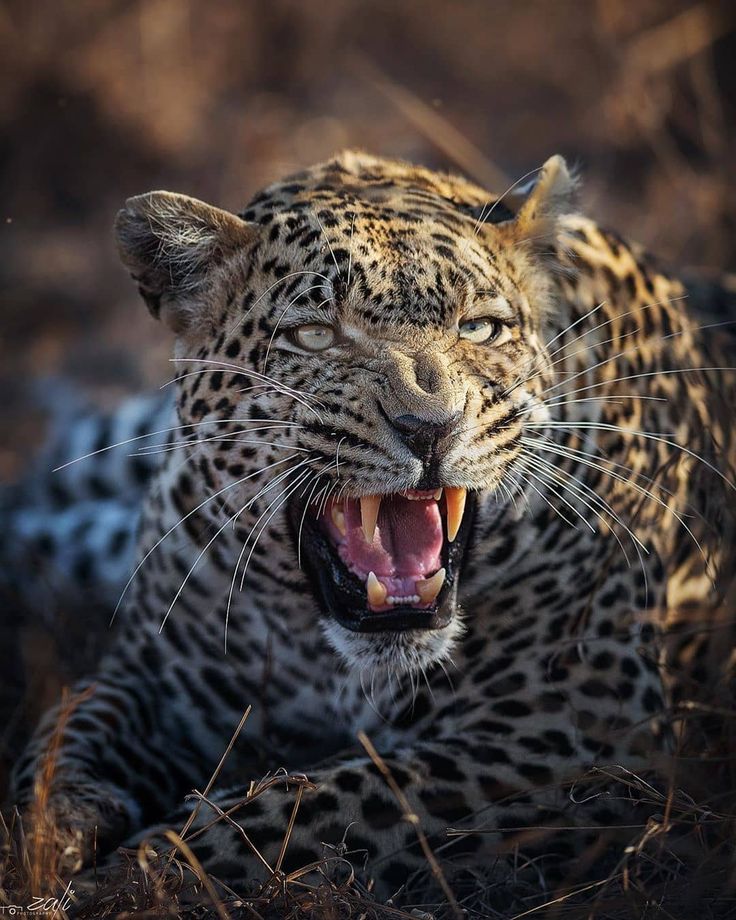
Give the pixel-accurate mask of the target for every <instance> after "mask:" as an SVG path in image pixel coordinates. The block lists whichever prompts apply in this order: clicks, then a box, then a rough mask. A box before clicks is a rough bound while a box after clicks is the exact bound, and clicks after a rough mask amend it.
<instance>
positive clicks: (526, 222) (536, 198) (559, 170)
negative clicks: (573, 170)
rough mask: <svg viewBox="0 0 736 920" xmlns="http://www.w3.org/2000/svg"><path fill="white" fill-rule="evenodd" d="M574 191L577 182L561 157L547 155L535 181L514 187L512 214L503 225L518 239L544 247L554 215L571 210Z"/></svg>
mask: <svg viewBox="0 0 736 920" xmlns="http://www.w3.org/2000/svg"><path fill="white" fill-rule="evenodd" d="M576 191H577V182H576V180H575V178H574V177H573V176H572V175H571V174H570V170H569V169H568V167H567V163H566V162H565V160H564V158H563V157H561V156H559V155H557V156H553V157H550V158H549V159H548V160H547V161H546V163H545V164H544V166H542V168H541V169H540V171H539V173H538V174H537V178H536V180H535V181H533V182H532V183H530V184H528V185H527V186H526V187H523V188H520V189H518V190H515V194H514V196H513V197H514V198H515V199H517V201H516V202H515V203H514V205H513V210H514V212H515V216H514V219H513V220H511V221H509V222H508V224H506V225H505V226H507V227H508V228H509V231H510V232H511V233H512V234H513V236H514V238H515V239H517V240H518V242H520V243H521V242H527V243H529V245H531V246H532V247H533V248H546V247H548V246H549V245H550V244H551V243H553V242H554V240H555V237H556V235H557V221H558V218H559V217H560V216H561V215H563V214H569V213H571V212H572V211H574V210H575V199H576ZM518 199H521V201H518Z"/></svg>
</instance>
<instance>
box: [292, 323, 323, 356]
mask: <svg viewBox="0 0 736 920" xmlns="http://www.w3.org/2000/svg"><path fill="white" fill-rule="evenodd" d="M287 338H289V339H290V340H291V342H292V344H293V345H296V346H297V347H298V348H303V349H304V350H305V351H324V350H325V349H326V348H329V347H330V345H332V344H333V342H334V341H335V330H334V329H333V328H332V326H326V325H323V324H322V323H307V324H306V325H304V326H295V327H294V328H293V329H289V331H288V332H287Z"/></svg>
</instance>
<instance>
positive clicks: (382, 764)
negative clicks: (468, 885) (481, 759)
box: [358, 731, 464, 918]
mask: <svg viewBox="0 0 736 920" xmlns="http://www.w3.org/2000/svg"><path fill="white" fill-rule="evenodd" d="M358 740H359V741H360V743H361V744H362V745H363V747H364V748H365V749H366V752H367V754H368V756H369V757H370V759H371V760H372V761H373V763H374V764H375V765H376V767H378V769H379V771H380V773H381V775H382V776H383V778H384V779H385V780H386V784H387V786H388V787H389V789H390V790H391V792H393V794H394V796H395V797H396V801H397V802H398V803H399V806H400V808H401V810H402V812H403V813H404V819H405V820H406V821H407V822H408V823H409V824H411V826H412V827H413V828H414V830H415V832H416V835H417V840H418V841H419V845H420V846H421V848H422V852H423V853H424V855H425V857H426V859H427V862H428V863H429V867H430V869H431V870H432V875H433V876H434V877H435V879H436V880H437V883H438V884H439V886H440V888H441V889H442V891H443V893H444V895H445V897H446V898H447V902H448V904H449V905H450V907H451V909H452V912H453V914H454V915H455V916H456V917H457V918H462V917H464V913H463V911H462V910H461V908H460V905H459V904H458V903H457V899H456V898H455V895H454V894H453V893H452V889H451V888H450V886H449V885H448V884H447V879H446V878H445V873H444V872H443V871H442V867H441V866H440V864H439V862H438V861H437V857H436V856H435V855H434V852H433V851H432V848H431V847H430V845H429V841H428V840H427V836H426V834H425V833H424V831H423V830H422V827H421V824H420V823H419V815H417V814H416V812H415V811H414V809H413V808H412V807H411V803H410V802H409V800H408V799H407V797H406V796H405V795H404V793H403V792H402V790H401V789H400V788H399V785H398V783H397V782H396V780H395V779H394V778H393V775H392V774H391V770H389V768H388V764H387V763H386V761H385V760H384V759H383V758H382V757H381V755H380V754H379V753H378V751H377V750H376V749H375V747H374V746H373V744H372V743H371V740H370V738H369V737H368V735H366V733H365V732H363V731H360V732H358Z"/></svg>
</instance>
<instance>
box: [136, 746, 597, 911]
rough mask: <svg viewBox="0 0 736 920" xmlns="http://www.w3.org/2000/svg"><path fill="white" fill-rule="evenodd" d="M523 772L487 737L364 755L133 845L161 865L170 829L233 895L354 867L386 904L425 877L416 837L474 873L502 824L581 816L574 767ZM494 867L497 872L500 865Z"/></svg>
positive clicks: (215, 802) (515, 757)
mask: <svg viewBox="0 0 736 920" xmlns="http://www.w3.org/2000/svg"><path fill="white" fill-rule="evenodd" d="M366 746H367V747H368V748H369V749H371V748H372V745H370V743H368V744H367V745H366ZM525 764H528V751H524V750H523V749H521V748H518V749H515V746H514V745H511V746H509V745H507V744H504V743H503V742H502V741H499V738H498V737H497V736H493V735H490V734H486V733H474V734H468V735H467V736H465V737H462V738H460V737H452V738H440V739H436V740H432V741H429V740H427V741H419V742H417V743H416V744H414V745H412V746H410V747H402V748H397V749H395V750H393V751H392V752H386V754H385V755H380V754H377V753H376V752H375V750H370V755H369V754H368V753H366V754H362V755H359V754H357V753H356V755H355V756H352V757H349V758H347V757H346V758H345V759H341V760H339V761H336V762H335V763H334V764H332V765H330V766H326V767H323V768H321V769H317V770H314V771H310V772H309V773H308V774H307V776H306V777H299V776H298V775H296V776H294V775H293V776H291V777H287V776H286V775H284V776H282V777H278V776H276V777H272V778H270V779H268V780H266V781H264V782H262V783H261V784H256V785H252V786H251V787H250V788H249V789H245V788H243V789H238V790H228V791H226V792H221V793H217V794H214V795H211V796H208V797H205V798H203V797H201V796H198V795H195V796H192V797H191V799H190V800H189V802H188V804H187V806H186V807H184V808H182V809H180V810H178V811H177V812H176V813H174V814H172V815H170V816H169V817H168V819H167V822H166V823H165V824H163V825H160V826H157V827H152V828H149V829H148V830H147V831H146V832H145V833H142V834H139V835H136V837H135V838H134V839H131V840H130V841H128V845H129V846H131V847H137V846H139V845H140V844H141V843H142V842H143V841H147V842H148V843H150V844H151V845H152V846H153V849H154V850H155V851H156V852H157V853H158V854H160V855H161V854H163V855H168V854H170V853H171V852H172V849H171V848H172V842H171V837H170V836H169V837H167V838H166V839H165V840H164V839H163V836H164V834H165V832H166V830H168V829H173V830H174V831H175V832H176V833H180V832H181V831H182V830H183V829H186V831H185V833H184V839H185V842H186V844H187V846H188V847H190V848H191V850H192V851H193V853H194V854H195V856H196V857H197V859H198V860H199V862H201V864H202V865H203V867H204V869H205V870H206V871H207V873H208V874H209V875H210V876H211V877H212V879H213V880H217V881H219V882H222V883H224V884H226V885H228V886H229V887H230V888H231V889H232V890H234V891H236V892H237V893H238V894H249V893H253V892H254V891H256V890H259V889H260V888H261V886H262V885H263V884H264V883H266V884H267V883H269V882H271V883H278V884H280V883H281V882H282V881H283V879H284V877H286V878H288V877H289V876H291V878H292V879H293V878H302V879H306V878H307V876H309V875H310V867H311V870H312V871H314V867H315V866H320V867H321V869H322V871H323V872H328V873H329V872H330V870H331V868H334V869H335V870H336V872H339V871H340V868H341V867H342V869H344V868H345V867H346V865H347V863H348V862H349V863H350V864H351V865H352V866H353V868H354V869H355V870H356V871H357V872H358V874H359V875H360V876H362V877H363V878H364V879H372V880H373V881H374V883H375V887H374V890H375V892H376V893H377V894H378V895H379V897H383V898H385V897H388V896H391V895H392V894H394V893H395V892H396V891H397V890H398V889H399V888H400V887H401V886H402V885H404V884H405V883H406V882H407V881H408V880H409V878H410V876H411V875H412V874H413V873H414V872H416V871H430V865H429V863H428V861H427V852H426V846H423V845H422V842H421V840H420V837H424V841H425V843H426V844H427V845H428V846H429V847H430V848H431V849H432V851H433V854H436V855H437V859H438V863H439V864H440V865H442V864H443V863H444V862H445V859H447V858H448V857H449V860H448V862H447V863H446V865H452V864H455V865H457V864H458V861H462V860H463V858H465V859H467V858H470V861H471V863H472V865H473V866H475V868H478V867H482V866H483V865H491V864H493V863H494V860H498V857H499V853H502V852H503V847H502V846H501V847H499V844H500V842H501V836H502V834H503V833H505V831H504V830H503V826H504V825H506V826H508V825H509V824H511V825H515V826H517V827H518V826H520V825H524V824H530V823H534V822H533V821H532V820H531V819H532V818H533V817H534V815H537V816H538V815H539V809H540V808H544V809H547V810H548V811H547V812H546V813H547V814H548V815H549V814H550V811H549V809H552V810H555V811H559V813H562V812H565V814H566V818H565V822H564V823H570V822H571V821H572V820H574V817H572V816H571V814H570V813H571V812H575V811H577V810H579V809H578V808H577V806H575V805H574V804H573V803H572V802H571V800H570V798H569V797H568V795H567V792H566V791H564V790H563V782H562V781H563V780H564V779H569V778H570V774H569V761H565V760H563V758H561V757H557V756H553V757H550V758H548V760H547V766H546V769H545V770H543V771H542V770H541V769H540V771H539V773H538V775H537V776H536V778H535V779H531V780H530V776H531V774H530V773H529V772H528V771H526V775H525V771H524V769H523V768H524V765H525ZM519 767H521V770H520V769H519ZM501 803H502V804H501ZM193 812H196V815H195V816H194V820H192V817H193V815H192V813H193ZM467 819H471V822H470V824H471V825H479V824H480V825H482V827H483V830H482V832H481V833H472V834H469V835H467V836H463V835H462V834H460V835H458V836H456V837H449V836H448V833H447V832H448V828H450V827H453V826H458V825H461V826H462V824H463V822H464V821H467ZM589 819H590V816H589V815H588V816H587V818H586V820H588V821H589ZM466 826H470V825H466ZM494 831H496V833H494ZM178 856H179V858H180V859H181V860H182V861H183V862H186V861H187V857H186V856H185V855H183V854H182V853H180V854H178ZM164 861H165V860H164ZM499 865H500V870H499V871H503V858H502V859H501V863H500V864H499Z"/></svg>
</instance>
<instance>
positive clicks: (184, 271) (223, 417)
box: [116, 152, 573, 666]
mask: <svg viewBox="0 0 736 920" xmlns="http://www.w3.org/2000/svg"><path fill="white" fill-rule="evenodd" d="M572 191H573V181H572V180H571V178H570V175H569V173H568V171H567V169H566V167H565V164H564V161H563V160H562V159H561V158H560V157H554V158H552V159H550V160H549V161H548V162H547V163H546V164H545V165H544V167H543V168H542V169H541V171H540V172H539V173H538V176H537V179H536V182H535V183H534V184H533V187H532V188H531V189H526V190H524V191H523V192H519V190H518V189H515V190H513V191H512V192H511V193H509V194H507V195H506V196H504V197H502V198H500V199H499V198H498V196H495V195H490V194H489V193H488V192H486V191H484V190H483V189H481V188H478V187H477V186H475V185H473V184H471V183H469V182H467V181H465V180H464V179H461V178H458V177H455V176H449V175H444V174H438V173H434V172H431V171H429V170H425V169H422V168H418V167H415V166H411V165H408V164H405V163H401V162H396V161H391V160H384V159H379V158H375V157H370V156H366V155H363V154H357V153H352V152H348V153H345V154H342V155H341V156H339V157H337V158H336V159H334V160H331V161H329V162H328V163H326V164H323V165H320V166H317V167H314V168H312V169H309V170H307V171H305V172H303V173H300V174H298V175H296V176H293V177H291V178H289V179H288V180H286V181H284V182H280V183H278V184H275V185H273V186H271V187H269V188H267V189H266V190H265V191H263V192H261V193H260V194H258V195H257V196H256V197H255V198H254V199H253V200H252V202H251V203H250V205H249V206H248V208H247V209H246V210H245V211H244V212H243V213H242V214H240V215H239V216H236V215H235V214H232V213H229V212H226V211H222V210H219V209H217V208H214V207H211V206H209V205H207V204H204V203H202V202H199V201H195V200H194V199H191V198H187V197H185V196H182V195H174V194H171V193H168V192H152V193H150V194H148V195H142V196H140V197H138V198H133V199H131V200H130V201H128V202H127V206H126V208H125V209H124V210H122V211H121V212H120V214H119V216H118V221H117V228H116V229H117V237H118V242H119V246H120V251H121V254H122V258H123V261H124V262H125V264H126V265H127V266H128V267H129V269H130V270H131V272H132V274H133V276H134V277H135V278H136V280H137V281H138V283H139V286H140V290H141V293H142V295H143V297H144V299H145V300H146V302H147V303H148V305H149V307H150V309H151V311H152V312H153V313H154V314H155V315H156V316H160V317H162V318H165V319H166V321H167V322H168V323H169V324H170V326H171V327H172V328H173V329H174V330H175V331H176V333H177V335H178V339H177V350H176V359H175V360H176V361H177V362H178V365H177V366H178V376H179V381H178V388H179V398H178V409H179V414H180V419H181V424H182V425H188V426H191V427H190V428H189V429H186V433H187V435H188V436H189V437H191V438H192V440H193V441H194V442H195V443H196V444H197V447H198V453H199V456H200V460H199V461H198V462H199V468H200V470H201V471H202V474H203V476H204V477H205V478H206V480H207V486H208V488H209V489H210V491H211V492H212V493H213V494H214V493H215V492H217V493H219V494H220V496H221V500H222V502H223V505H222V507H223V508H224V509H225V510H224V511H223V512H222V514H223V515H225V517H223V521H227V515H228V514H231V513H235V514H236V520H237V523H238V525H239V526H241V527H242V528H243V530H244V532H245V533H247V534H250V539H251V541H254V540H255V538H256V537H257V535H258V533H259V529H260V528H264V529H267V530H268V532H269V534H271V535H272V536H273V537H274V539H276V540H281V541H282V545H283V541H288V542H289V543H290V547H291V552H290V556H289V562H290V564H291V565H293V566H297V565H299V566H300V567H301V568H302V569H303V570H304V571H305V572H306V573H307V576H308V581H309V585H310V588H311V591H312V593H313V595H314V598H315V601H316V610H315V619H317V618H318V619H319V620H320V622H321V624H322V627H323V629H324V630H325V632H326V634H327V636H328V638H329V640H330V642H331V643H332V645H333V646H334V647H335V648H336V649H337V650H338V651H339V652H340V653H342V654H343V655H344V656H345V657H346V658H348V659H349V660H350V661H352V662H354V663H357V664H359V665H361V666H363V665H365V664H367V663H374V664H375V663H384V664H398V665H404V666H411V665H418V666H424V665H426V664H428V663H431V662H432V661H435V660H438V659H440V658H442V657H443V656H445V655H446V654H447V653H448V652H449V650H450V649H451V647H452V644H453V641H454V639H455V638H456V637H457V636H458V634H459V632H460V630H461V628H462V627H461V622H460V617H459V615H458V593H459V591H461V590H462V573H463V566H464V562H465V561H466V559H467V558H468V556H469V555H470V554H471V553H472V550H473V545H474V526H473V522H474V517H476V516H477V515H478V513H479V512H480V513H482V515H483V516H484V517H485V518H487V517H488V516H489V515H493V514H494V513H495V512H494V509H496V510H497V509H498V508H501V507H503V506H504V505H505V503H506V502H507V501H508V500H509V498H510V495H511V493H512V492H513V490H514V488H515V485H516V482H515V478H514V475H515V474H514V462H515V460H516V458H517V455H518V453H519V440H520V437H521V436H522V433H523V428H524V422H525V419H526V418H528V417H529V414H530V413H534V412H535V411H537V410H538V409H539V405H538V397H537V393H538V390H539V383H538V381H539V380H540V379H541V377H539V376H538V375H536V374H532V375H531V377H530V369H531V368H534V367H537V368H540V367H541V366H542V365H543V364H544V362H545V361H548V360H549V359H548V357H547V355H546V351H545V347H544V341H545V337H546V336H547V334H548V330H549V327H550V320H551V318H552V317H554V316H555V315H556V311H557V310H558V309H559V305H558V304H557V303H556V302H555V294H554V292H555V289H556V288H555V283H554V272H555V262H554V248H555V244H556V237H557V232H558V231H557V225H558V217H559V215H561V214H562V213H565V211H567V210H569V209H570V196H571V194H572ZM527 377H530V379H529V380H527ZM535 388H536V389H535ZM270 545H271V546H272V545H273V543H271V544H270ZM254 552H255V553H256V559H257V560H258V566H259V567H260V570H261V571H264V570H268V567H269V565H271V566H276V564H277V561H276V559H269V558H268V557H266V556H261V558H260V559H259V558H258V553H259V550H258V547H256V550H255V551H254ZM249 553H250V546H249V545H248V544H246V555H248V554H249ZM242 561H243V560H242V557H241V562H242ZM279 564H281V563H279ZM236 577H239V573H238V575H237V576H236ZM269 590H274V588H273V587H272V586H269Z"/></svg>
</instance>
